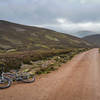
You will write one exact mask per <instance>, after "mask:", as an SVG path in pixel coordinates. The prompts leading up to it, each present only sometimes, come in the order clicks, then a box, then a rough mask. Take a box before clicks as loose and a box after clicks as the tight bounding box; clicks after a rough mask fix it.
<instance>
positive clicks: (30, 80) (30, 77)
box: [22, 74, 35, 83]
mask: <svg viewBox="0 0 100 100" xmlns="http://www.w3.org/2000/svg"><path fill="white" fill-rule="evenodd" d="M34 81H35V77H34V75H31V74H29V75H25V76H23V77H22V82H24V83H33V82H34Z"/></svg>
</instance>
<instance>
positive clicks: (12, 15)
mask: <svg viewBox="0 0 100 100" xmlns="http://www.w3.org/2000/svg"><path fill="white" fill-rule="evenodd" d="M99 9H100V1H98V0H0V19H3V20H9V21H14V22H17V23H22V24H27V25H38V26H42V27H47V28H51V29H55V30H58V31H62V32H67V31H69V30H70V31H73V30H78V28H80V27H75V25H79V24H82V25H83V26H84V25H87V24H88V23H89V22H91V23H92V24H93V23H100V13H99V12H100V11H99ZM58 18H62V19H66V20H67V21H70V22H71V23H64V24H63V25H62V24H61V23H58V22H57V20H56V19H58ZM84 23H87V24H84ZM71 25H72V26H71ZM94 25H95V24H94ZM96 25H97V24H96ZM92 27H94V26H93V25H92ZM68 28H70V29H68ZM71 28H72V29H71ZM81 28H82V26H81ZM90 28H91V27H89V29H90ZM97 28H99V25H97ZM97 28H96V27H94V28H93V29H94V30H96V31H97V30H98V29H97ZM82 29H84V28H82ZM86 29H87V28H86Z"/></svg>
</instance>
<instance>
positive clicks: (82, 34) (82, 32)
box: [75, 30, 97, 37]
mask: <svg viewBox="0 0 100 100" xmlns="http://www.w3.org/2000/svg"><path fill="white" fill-rule="evenodd" d="M93 34H97V32H94V31H87V30H84V31H78V32H76V33H75V35H76V36H78V37H85V36H88V35H93Z"/></svg>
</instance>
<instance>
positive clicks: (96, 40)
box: [83, 34, 100, 47]
mask: <svg viewBox="0 0 100 100" xmlns="http://www.w3.org/2000/svg"><path fill="white" fill-rule="evenodd" d="M83 39H84V40H86V41H87V42H90V43H92V44H95V45H97V47H100V34H95V35H89V36H86V37H84V38H83Z"/></svg>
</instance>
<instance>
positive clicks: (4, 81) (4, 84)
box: [0, 77, 11, 89]
mask: <svg viewBox="0 0 100 100" xmlns="http://www.w3.org/2000/svg"><path fill="white" fill-rule="evenodd" d="M10 86H11V81H10V79H9V78H6V77H3V78H2V77H0V89H5V88H8V87H10Z"/></svg>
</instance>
